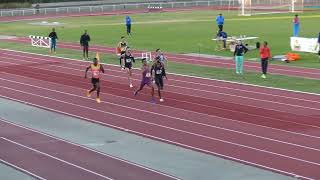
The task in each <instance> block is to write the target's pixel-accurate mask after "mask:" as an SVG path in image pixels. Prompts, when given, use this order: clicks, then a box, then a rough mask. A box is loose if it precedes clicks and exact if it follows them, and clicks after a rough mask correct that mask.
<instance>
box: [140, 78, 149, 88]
mask: <svg viewBox="0 0 320 180" xmlns="http://www.w3.org/2000/svg"><path fill="white" fill-rule="evenodd" d="M145 85H148V86H150V85H151V79H143V80H142V81H141V84H140V86H141V87H143V86H145Z"/></svg>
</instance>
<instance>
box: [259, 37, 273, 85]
mask: <svg viewBox="0 0 320 180" xmlns="http://www.w3.org/2000/svg"><path fill="white" fill-rule="evenodd" d="M260 57H261V68H262V76H261V77H262V78H264V79H265V78H267V77H266V75H267V69H268V61H269V58H271V53H270V48H269V47H268V42H266V41H265V42H264V43H263V45H262V47H260Z"/></svg>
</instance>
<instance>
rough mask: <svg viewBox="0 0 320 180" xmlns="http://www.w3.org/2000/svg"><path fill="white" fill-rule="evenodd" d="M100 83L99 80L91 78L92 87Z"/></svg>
mask: <svg viewBox="0 0 320 180" xmlns="http://www.w3.org/2000/svg"><path fill="white" fill-rule="evenodd" d="M99 82H100V79H99V78H91V83H92V85H96V84H97V83H99Z"/></svg>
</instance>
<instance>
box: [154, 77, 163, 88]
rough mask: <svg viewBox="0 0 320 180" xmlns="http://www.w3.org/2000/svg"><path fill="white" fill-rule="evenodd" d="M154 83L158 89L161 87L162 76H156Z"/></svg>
mask: <svg viewBox="0 0 320 180" xmlns="http://www.w3.org/2000/svg"><path fill="white" fill-rule="evenodd" d="M155 83H156V85H157V86H158V88H159V89H163V78H162V77H156V78H155Z"/></svg>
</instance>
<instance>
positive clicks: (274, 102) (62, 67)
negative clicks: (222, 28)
mask: <svg viewBox="0 0 320 180" xmlns="http://www.w3.org/2000/svg"><path fill="white" fill-rule="evenodd" d="M3 59H7V60H8V59H11V60H16V59H13V58H3ZM18 61H25V60H18ZM44 61H45V60H44ZM25 62H30V61H25ZM3 63H8V64H15V65H23V64H18V63H12V62H7V61H6V62H3ZM48 65H49V66H53V67H58V68H61V69H70V70H75V71H79V72H81V70H79V69H74V68H68V67H64V66H58V65H52V64H48ZM33 68H35V69H41V70H49V69H50V68H41V67H33ZM50 71H52V72H57V73H61V71H56V70H52V69H50ZM63 73H64V74H69V75H74V76H79V75H75V74H71V73H67V72H63ZM108 76H109V77H115V78H121V79H127V78H126V77H121V76H115V75H111V74H108ZM133 80H137V81H139V80H138V79H134V78H133ZM168 86H171V87H178V88H183V89H189V90H190V89H191V90H195V91H202V92H206V93H211V94H220V95H221V94H222V95H226V96H233V97H237V98H243V99H250V100H253V101H262V102H267V103H271V104H272V103H273V104H280V105H285V106H292V107H294V108H296V107H298V108H301V109H302V108H303V109H309V110H316V111H320V109H318V108H313V107H307V106H300V105H294V104H287V103H281V102H276V101H269V100H262V99H256V98H250V97H245V96H238V95H231V94H225V93H219V92H214V91H206V90H200V89H192V88H187V87H181V86H174V85H168ZM171 92H174V93H177V94H180V95H185V94H181V93H179V92H176V91H173V90H171ZM192 96H194V97H201V98H204V97H202V96H197V95H192ZM205 98H206V97H205ZM206 99H210V100H220V99H217V98H206ZM227 102H229V101H227ZM231 103H233V104H238V105H242V104H239V103H236V102H231ZM246 106H249V107H254V108H263V109H267V110H272V111H277V112H282V113H288V112H287V111H283V110H279V109H276V108H275V109H270V108H266V107H259V106H255V105H249V104H246ZM290 113H291V114H296V113H294V112H290ZM298 115H301V114H298Z"/></svg>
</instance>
